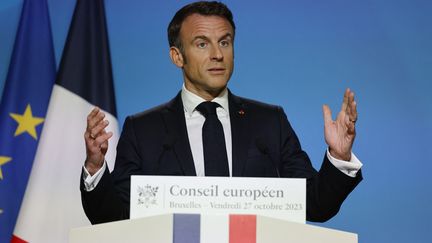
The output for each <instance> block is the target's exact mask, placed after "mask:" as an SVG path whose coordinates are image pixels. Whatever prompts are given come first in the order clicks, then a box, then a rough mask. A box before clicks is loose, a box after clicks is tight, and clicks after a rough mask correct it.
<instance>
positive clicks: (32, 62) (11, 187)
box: [0, 0, 56, 242]
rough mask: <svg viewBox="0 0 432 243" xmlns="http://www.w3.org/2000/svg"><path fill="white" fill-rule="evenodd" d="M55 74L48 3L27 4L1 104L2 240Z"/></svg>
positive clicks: (31, 0)
mask: <svg viewBox="0 0 432 243" xmlns="http://www.w3.org/2000/svg"><path fill="white" fill-rule="evenodd" d="M55 73H56V65H55V59H54V52H53V43H52V37H51V27H50V18H49V13H48V6H47V2H46V0H25V1H24V3H23V8H22V12H21V19H20V23H19V27H18V31H17V34H16V38H15V45H14V49H13V52H12V57H11V61H10V65H9V71H8V75H7V79H6V82H5V87H4V90H3V95H2V97H1V104H0V225H1V227H0V242H9V241H10V239H11V235H12V232H13V229H14V226H15V221H16V218H17V216H18V213H19V209H20V205H21V201H22V199H23V195H24V192H25V189H26V186H27V181H28V177H29V174H30V171H31V168H32V164H33V159H34V156H35V153H36V149H37V146H38V141H39V139H40V134H41V131H42V126H43V124H44V117H45V115H46V112H47V108H48V103H49V99H50V95H51V90H52V87H53V84H54V81H55Z"/></svg>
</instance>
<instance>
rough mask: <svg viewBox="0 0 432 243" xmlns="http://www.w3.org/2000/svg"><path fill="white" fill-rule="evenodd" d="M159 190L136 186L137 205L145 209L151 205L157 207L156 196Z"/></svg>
mask: <svg viewBox="0 0 432 243" xmlns="http://www.w3.org/2000/svg"><path fill="white" fill-rule="evenodd" d="M158 190H159V187H158V186H156V187H152V186H150V185H149V184H147V185H146V186H144V187H142V186H138V189H137V191H138V205H143V206H145V207H146V208H148V207H150V206H151V205H157V201H156V194H157V192H158Z"/></svg>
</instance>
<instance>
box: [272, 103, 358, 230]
mask: <svg viewBox="0 0 432 243" xmlns="http://www.w3.org/2000/svg"><path fill="white" fill-rule="evenodd" d="M279 122H280V130H281V133H280V134H281V137H280V144H281V147H280V148H281V158H280V162H281V165H280V168H281V176H282V177H289V178H306V187H307V188H306V190H307V191H306V219H307V220H308V221H315V222H324V221H327V220H329V219H330V218H332V217H333V216H334V215H336V213H337V212H338V211H339V209H340V207H341V205H342V203H343V201H344V200H345V199H346V198H347V196H348V195H349V193H350V192H351V191H352V190H353V189H354V188H355V187H356V186H357V184H358V183H359V182H360V181H361V180H362V175H361V171H359V173H358V174H357V176H356V177H354V178H353V177H349V176H347V175H345V174H344V173H342V172H341V171H339V170H338V169H337V168H336V167H334V165H333V164H331V162H330V161H329V160H328V158H327V156H326V155H325V156H324V160H323V163H322V166H321V169H320V170H319V171H316V170H315V169H314V168H313V167H312V164H311V161H310V159H309V157H308V155H307V154H306V152H304V151H303V150H302V148H301V145H300V142H299V140H298V138H297V135H296V134H295V132H294V130H293V129H292V127H291V125H290V124H289V122H288V119H287V117H286V115H285V113H284V111H283V110H282V108H279Z"/></svg>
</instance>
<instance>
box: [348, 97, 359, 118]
mask: <svg viewBox="0 0 432 243" xmlns="http://www.w3.org/2000/svg"><path fill="white" fill-rule="evenodd" d="M350 110H351V112H350V113H349V118H350V121H352V122H354V123H355V122H356V121H357V118H358V114H357V102H355V101H353V102H352V103H351V105H350Z"/></svg>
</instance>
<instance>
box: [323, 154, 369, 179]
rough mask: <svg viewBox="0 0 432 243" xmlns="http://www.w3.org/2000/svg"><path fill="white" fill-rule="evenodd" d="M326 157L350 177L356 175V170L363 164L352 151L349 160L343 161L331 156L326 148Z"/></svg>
mask: <svg viewBox="0 0 432 243" xmlns="http://www.w3.org/2000/svg"><path fill="white" fill-rule="evenodd" d="M327 158H328V159H329V160H330V162H331V163H332V164H333V165H334V166H335V167H336V168H338V169H339V170H340V171H341V172H342V173H344V174H345V175H347V176H350V177H356V176H357V172H358V171H359V170H360V169H361V167H362V166H363V164H362V163H361V162H360V160H359V159H358V158H357V157H356V156H355V155H354V154H353V153H351V160H350V161H344V160H340V159H336V158H334V157H333V156H331V154H330V152H329V150H328V149H327Z"/></svg>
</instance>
